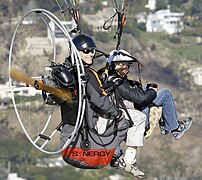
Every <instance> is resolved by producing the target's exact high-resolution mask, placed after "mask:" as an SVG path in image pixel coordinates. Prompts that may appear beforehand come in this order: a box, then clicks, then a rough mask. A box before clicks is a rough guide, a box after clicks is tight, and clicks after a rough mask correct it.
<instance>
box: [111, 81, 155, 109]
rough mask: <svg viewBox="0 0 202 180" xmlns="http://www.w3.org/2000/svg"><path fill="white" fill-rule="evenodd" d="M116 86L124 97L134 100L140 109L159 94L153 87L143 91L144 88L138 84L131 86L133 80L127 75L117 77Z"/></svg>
mask: <svg viewBox="0 0 202 180" xmlns="http://www.w3.org/2000/svg"><path fill="white" fill-rule="evenodd" d="M113 79H114V78H111V81H112V80H113ZM114 86H115V88H116V89H117V91H118V94H119V95H120V96H121V97H122V98H123V99H126V100H128V101H131V102H133V103H134V106H135V107H136V108H138V109H142V108H143V107H145V106H148V105H150V104H151V103H152V101H153V100H154V99H155V98H156V95H157V93H156V91H155V90H153V89H148V90H146V91H143V90H142V88H140V87H138V86H137V85H133V86H131V82H130V80H128V79H127V77H124V78H120V77H118V78H116V80H115V82H114ZM119 98H120V97H119Z"/></svg>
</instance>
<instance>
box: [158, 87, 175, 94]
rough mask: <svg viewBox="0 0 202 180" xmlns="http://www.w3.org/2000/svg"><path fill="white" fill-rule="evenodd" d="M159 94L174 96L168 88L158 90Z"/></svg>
mask: <svg viewBox="0 0 202 180" xmlns="http://www.w3.org/2000/svg"><path fill="white" fill-rule="evenodd" d="M158 93H159V94H172V93H171V91H170V90H169V89H168V88H161V89H159V90H158Z"/></svg>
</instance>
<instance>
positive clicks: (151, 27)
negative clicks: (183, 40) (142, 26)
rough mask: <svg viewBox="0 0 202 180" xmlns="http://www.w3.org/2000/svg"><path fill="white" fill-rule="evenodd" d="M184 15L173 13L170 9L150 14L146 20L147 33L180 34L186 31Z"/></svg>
mask: <svg viewBox="0 0 202 180" xmlns="http://www.w3.org/2000/svg"><path fill="white" fill-rule="evenodd" d="M183 16H184V13H177V12H171V11H170V8H168V9H164V10H159V11H156V12H155V13H152V14H149V15H148V16H147V20H146V31H147V32H166V33H167V34H174V33H180V32H182V30H183V29H184V23H183V20H182V18H183Z"/></svg>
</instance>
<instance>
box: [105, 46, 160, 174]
mask: <svg viewBox="0 0 202 180" xmlns="http://www.w3.org/2000/svg"><path fill="white" fill-rule="evenodd" d="M107 62H108V63H109V64H110V69H111V70H110V71H109V73H110V76H109V78H108V80H109V81H110V82H113V83H114V89H115V96H118V97H117V99H118V100H117V101H118V102H116V104H118V105H119V108H121V109H123V110H124V113H125V117H126V118H127V119H129V120H130V122H131V123H132V124H131V127H130V128H129V130H128V132H127V139H126V146H127V149H126V151H125V153H124V155H123V156H121V157H120V158H119V159H118V161H116V160H117V158H118V152H117V151H116V153H117V154H116V155H115V156H114V159H113V161H112V162H111V166H116V165H117V164H118V166H119V167H121V168H123V169H124V170H125V171H126V172H129V173H131V174H133V175H134V176H136V177H139V178H145V174H144V172H142V171H141V170H139V169H138V168H137V163H136V152H137V148H138V147H141V146H143V141H144V132H145V125H146V115H145V114H144V113H142V112H141V111H139V110H136V109H135V107H134V104H133V101H134V99H135V98H136V97H137V96H138V94H137V92H136V90H135V89H133V88H132V87H130V85H129V84H126V83H125V82H124V79H126V80H127V74H128V72H129V65H130V64H131V63H132V62H134V59H133V58H131V55H130V54H129V53H128V52H127V51H125V50H123V49H120V50H113V51H111V52H110V55H109V57H108V58H107ZM122 86H123V87H124V88H126V89H127V93H129V94H130V95H127V94H123V93H122V92H119V87H121V88H122ZM128 96H130V98H128ZM145 97H147V98H148V99H149V98H151V100H153V99H155V97H156V90H154V89H153V88H150V89H149V90H148V92H146V93H145ZM145 99H146V98H145ZM117 148H119V147H117Z"/></svg>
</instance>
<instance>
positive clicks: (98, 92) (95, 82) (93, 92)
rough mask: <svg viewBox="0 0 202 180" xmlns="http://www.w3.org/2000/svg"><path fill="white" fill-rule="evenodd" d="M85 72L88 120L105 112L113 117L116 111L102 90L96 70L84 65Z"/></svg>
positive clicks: (116, 113)
mask: <svg viewBox="0 0 202 180" xmlns="http://www.w3.org/2000/svg"><path fill="white" fill-rule="evenodd" d="M85 73H86V96H87V114H88V115H87V116H88V117H87V118H88V120H93V119H94V118H95V119H96V118H97V117H98V114H107V115H108V116H109V117H111V118H115V117H116V116H117V115H118V111H117V109H116V107H115V106H114V104H113V103H112V101H110V99H109V97H108V96H107V93H106V92H105V91H104V89H103V87H102V84H101V81H100V79H99V77H98V75H97V72H96V71H95V70H94V69H92V68H90V67H86V68H85ZM95 119H94V120H95ZM94 120H93V121H94Z"/></svg>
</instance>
